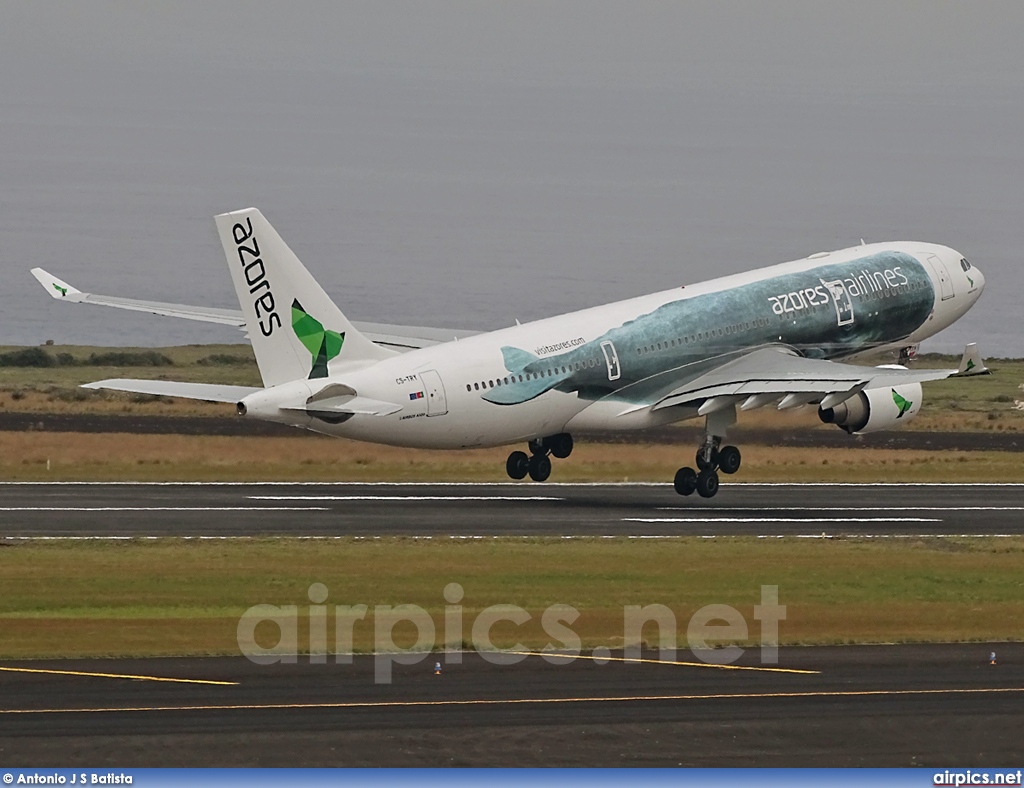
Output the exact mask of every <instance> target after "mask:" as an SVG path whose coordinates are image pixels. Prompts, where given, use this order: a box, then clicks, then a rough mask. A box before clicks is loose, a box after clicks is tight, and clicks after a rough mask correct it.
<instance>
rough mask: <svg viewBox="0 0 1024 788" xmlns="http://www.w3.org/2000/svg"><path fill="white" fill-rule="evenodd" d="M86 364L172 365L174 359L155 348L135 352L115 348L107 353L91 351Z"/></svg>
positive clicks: (100, 365) (103, 365) (119, 365)
mask: <svg viewBox="0 0 1024 788" xmlns="http://www.w3.org/2000/svg"><path fill="white" fill-rule="evenodd" d="M86 363H87V364H89V365H90V366H93V367H173V366H174V361H172V360H171V359H170V358H168V357H167V356H165V355H164V354H163V353H157V352H156V351H155V350H142V351H138V352H135V353H131V352H128V351H123V350H117V351H110V352H108V353H93V354H92V355H90V356H89V360H88V361H86Z"/></svg>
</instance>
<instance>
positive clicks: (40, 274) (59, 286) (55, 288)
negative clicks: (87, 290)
mask: <svg viewBox="0 0 1024 788" xmlns="http://www.w3.org/2000/svg"><path fill="white" fill-rule="evenodd" d="M32 276H34V277H35V278H36V279H38V280H39V284H41V285H42V286H43V287H45V288H46V292H47V293H49V294H50V295H51V296H53V297H54V298H68V297H69V296H76V295H81V294H82V291H81V290H79V289H77V288H74V287H72V286H71V285H69V284H68V283H67V282H64V281H62V280H60V279H58V278H57V277H55V276H54V275H53V274H51V273H49V272H47V271H44V270H43V269H42V268H33V269H32ZM71 300H75V299H71Z"/></svg>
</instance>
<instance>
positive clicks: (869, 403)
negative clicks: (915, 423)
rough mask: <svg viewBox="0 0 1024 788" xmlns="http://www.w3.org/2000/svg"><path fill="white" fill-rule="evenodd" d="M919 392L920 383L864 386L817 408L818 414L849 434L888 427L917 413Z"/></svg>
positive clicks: (875, 430) (896, 425)
mask: <svg viewBox="0 0 1024 788" xmlns="http://www.w3.org/2000/svg"><path fill="white" fill-rule="evenodd" d="M922 394H923V392H922V391H921V384H920V383H904V384H903V385H901V386H895V387H892V386H886V387H885V388H878V389H864V391H861V392H859V393H857V394H854V395H853V396H852V397H850V398H849V399H848V400H846V401H845V402H840V403H839V404H838V405H836V406H835V407H834V408H818V417H819V418H820V419H821V420H822V421H823V422H825V423H826V424H835V425H836V426H837V427H839V428H840V429H843V430H846V431H847V432H849V433H850V434H852V435H862V434H864V433H865V432H878V431H879V430H889V429H892V428H893V427H898V426H900V425H901V424H906V423H907V422H908V421H910V420H911V419H912V418H914V416H916V415H917V412H918V411H919V410H921V399H922Z"/></svg>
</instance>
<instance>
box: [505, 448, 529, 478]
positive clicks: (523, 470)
mask: <svg viewBox="0 0 1024 788" xmlns="http://www.w3.org/2000/svg"><path fill="white" fill-rule="evenodd" d="M529 472H530V458H529V457H528V456H527V454H526V452H525V451H514V452H512V453H511V454H510V455H508V459H507V460H506V461H505V473H507V474H508V475H509V478H510V479H525V478H526V474H528V473H529Z"/></svg>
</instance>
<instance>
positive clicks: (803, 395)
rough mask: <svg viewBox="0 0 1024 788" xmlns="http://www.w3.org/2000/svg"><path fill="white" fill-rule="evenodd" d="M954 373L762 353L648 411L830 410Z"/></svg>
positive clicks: (765, 350)
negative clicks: (865, 393) (862, 394)
mask: <svg viewBox="0 0 1024 788" xmlns="http://www.w3.org/2000/svg"><path fill="white" fill-rule="evenodd" d="M955 374H957V370H955V369H922V370H909V369H904V368H902V367H897V366H882V367H864V366H859V365H857V364H844V363H840V362H836V361H824V360H819V359H810V358H803V357H802V356H798V355H796V354H795V353H794V352H793V351H791V350H789V349H787V348H762V349H760V350H755V351H752V352H751V353H747V354H745V355H743V356H740V357H739V358H737V359H734V360H732V361H729V362H726V363H725V364H723V365H722V366H720V367H717V368H715V369H713V370H711V371H710V372H707V373H705V374H703V375H701V376H699V377H697V378H695V379H693V380H691V381H689V382H687V383H685V384H683V385H681V386H678V387H677V388H674V389H672V390H671V391H668V392H667V393H665V394H664V395H663V396H661V398H660V399H658V400H657V401H656V402H655V403H654V404H653V405H652V406H651V409H652V410H660V409H662V408H669V407H672V406H674V405H689V406H691V407H692V406H695V405H696V406H697V407H698V408H699V410H698V413H699V414H700V415H705V414H707V413H712V412H714V411H716V410H719V409H720V408H723V407H728V406H729V405H734V404H740V403H742V404H740V408H741V409H742V410H749V409H751V408H756V407H760V406H762V405H767V404H769V403H772V402H775V401H777V400H780V399H781V400H782V401H781V402H780V403H779V407H782V408H784V407H789V406H796V405H804V404H807V403H812V402H813V403H820V404H821V405H822V406H823V407H826V408H829V407H834V406H835V405H838V404H839V403H840V402H843V401H845V400H846V399H848V398H849V397H851V396H853V395H854V394H856V393H857V392H859V391H861V390H863V389H866V388H882V387H887V386H899V385H902V384H905V383H920V382H922V381H926V380H941V379H943V378H948V377H950V376H951V375H955Z"/></svg>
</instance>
